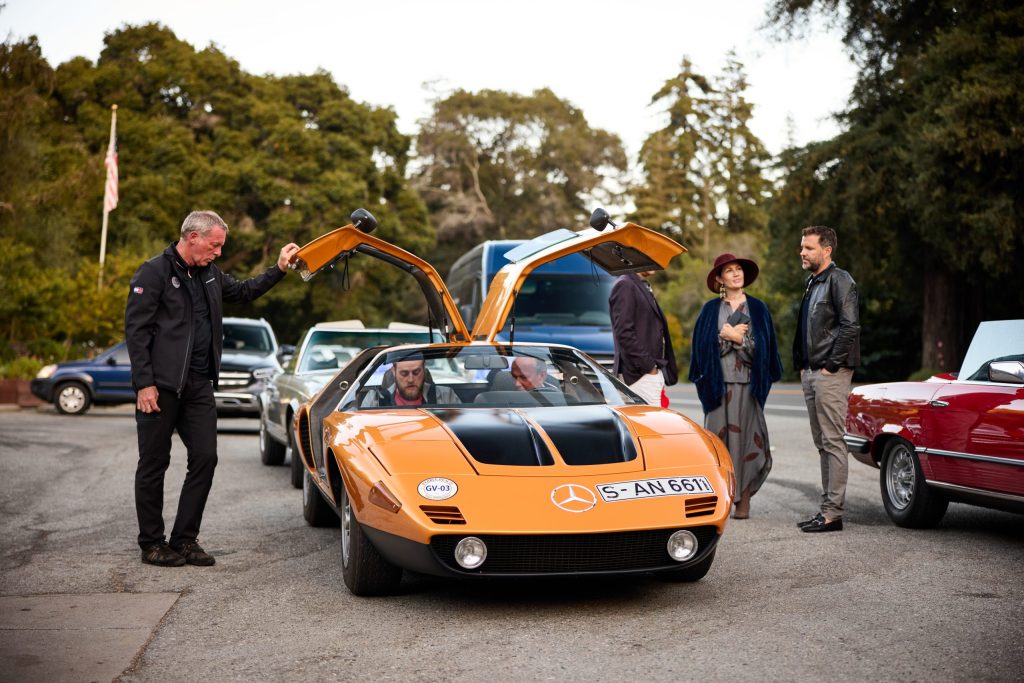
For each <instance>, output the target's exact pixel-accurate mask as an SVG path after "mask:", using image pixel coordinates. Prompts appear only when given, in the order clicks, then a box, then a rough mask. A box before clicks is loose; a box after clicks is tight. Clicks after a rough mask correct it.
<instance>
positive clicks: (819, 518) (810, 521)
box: [796, 512, 825, 529]
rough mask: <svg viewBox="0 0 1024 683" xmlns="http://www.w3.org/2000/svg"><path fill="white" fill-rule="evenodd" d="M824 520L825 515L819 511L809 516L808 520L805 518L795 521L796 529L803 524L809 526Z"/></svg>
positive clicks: (802, 526)
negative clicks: (801, 520)
mask: <svg viewBox="0 0 1024 683" xmlns="http://www.w3.org/2000/svg"><path fill="white" fill-rule="evenodd" d="M824 521H825V517H824V516H823V515H822V514H821V513H820V512H819V513H818V514H816V515H814V516H813V517H811V518H810V519H808V520H805V521H803V522H797V525H796V528H797V529H803V528H804V527H805V526H810V525H812V524H816V523H818V522H824Z"/></svg>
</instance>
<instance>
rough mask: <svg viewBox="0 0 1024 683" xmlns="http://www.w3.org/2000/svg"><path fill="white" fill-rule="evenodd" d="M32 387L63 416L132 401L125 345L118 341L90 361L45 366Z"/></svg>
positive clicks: (126, 347) (133, 392)
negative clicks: (94, 407) (97, 406)
mask: <svg viewBox="0 0 1024 683" xmlns="http://www.w3.org/2000/svg"><path fill="white" fill-rule="evenodd" d="M31 389H32V393H33V394H35V395H36V396H37V397H38V398H39V399H41V400H43V401H46V402H47V403H53V405H54V406H56V407H57V410H58V411H60V412H61V413H64V414H65V415H82V414H84V413H85V412H86V411H87V410H89V408H90V407H91V406H93V405H118V404H121V403H135V391H134V390H133V389H132V366H131V364H130V363H129V361H128V346H127V345H126V344H125V343H124V342H121V343H120V344H117V345H115V346H112V347H110V348H109V349H107V350H106V351H103V352H102V353H100V354H99V355H97V356H96V357H95V358H93V359H91V360H88V359H87V360H73V361H67V362H65V363H56V364H54V365H47V366H46V367H44V368H43V369H41V370H40V371H39V373H38V374H37V375H36V377H35V379H33V380H32V384H31Z"/></svg>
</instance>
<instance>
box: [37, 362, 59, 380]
mask: <svg viewBox="0 0 1024 683" xmlns="http://www.w3.org/2000/svg"><path fill="white" fill-rule="evenodd" d="M56 371H57V366H56V365H46V366H43V368H42V369H41V370H39V372H37V373H36V379H46V378H47V377H49V376H50V375H52V374H53V373H54V372H56Z"/></svg>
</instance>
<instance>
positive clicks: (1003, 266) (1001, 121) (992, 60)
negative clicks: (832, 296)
mask: <svg viewBox="0 0 1024 683" xmlns="http://www.w3.org/2000/svg"><path fill="white" fill-rule="evenodd" d="M815 12H823V13H825V14H827V15H830V16H833V17H836V20H837V21H842V22H844V28H845V36H846V43H847V45H848V46H849V48H850V50H851V52H852V53H853V54H854V55H856V57H857V61H858V65H859V68H860V75H859V77H858V81H857V84H856V87H855V89H854V93H853V97H852V99H851V103H850V107H849V110H848V111H847V112H846V114H845V115H844V117H843V118H844V122H845V124H846V128H847V130H846V131H845V132H844V133H842V134H841V135H840V136H838V137H837V138H835V139H833V140H831V141H828V142H825V143H823V144H820V145H813V146H810V147H808V148H807V149H805V150H802V151H800V152H798V153H796V154H795V155H794V156H793V157H792V159H791V161H792V166H791V169H790V170H791V171H792V172H791V173H790V175H789V177H788V178H787V181H786V185H787V187H786V189H785V190H784V191H783V193H782V194H781V195H780V201H779V204H778V211H777V213H775V215H776V216H777V218H778V219H777V220H774V221H773V235H774V237H775V239H776V241H777V243H778V244H782V243H784V242H785V241H786V239H785V237H784V235H783V233H790V235H789V237H790V238H791V237H792V231H793V230H794V228H796V227H797V226H799V225H801V224H808V223H812V222H814V223H830V224H832V225H834V226H835V227H837V228H838V229H839V231H840V234H841V236H845V241H846V244H847V245H850V246H852V247H853V250H851V249H850V246H846V247H843V248H842V252H841V253H843V254H844V255H845V256H844V258H847V259H850V262H854V263H856V264H857V269H856V270H855V271H854V275H855V277H857V279H858V281H859V282H860V283H861V289H862V292H863V293H864V295H866V297H865V298H866V301H867V305H868V307H869V309H868V313H869V316H868V321H869V322H870V321H871V317H870V314H871V312H872V310H875V311H877V313H878V317H877V318H875V319H874V322H875V323H877V324H878V326H879V328H880V329H881V330H882V336H881V337H880V338H878V339H869V340H868V341H869V342H870V343H865V344H864V347H865V351H866V352H867V353H869V354H870V349H872V348H875V349H885V350H887V351H889V352H894V353H896V354H898V356H899V357H898V358H895V359H894V362H893V363H892V364H891V365H890V367H902V368H904V369H905V371H904V374H906V372H907V369H912V368H914V367H918V366H921V367H925V368H932V369H942V370H950V369H955V368H956V366H957V365H958V363H959V361H960V359H961V358H962V352H963V349H964V342H965V340H966V339H969V337H970V335H971V334H972V333H973V331H974V328H975V327H976V325H977V323H978V322H979V321H980V320H984V319H991V318H1001V317H1019V316H1020V311H1021V310H1024V288H1021V287H1016V286H1009V287H1008V286H1007V284H1008V283H1009V282H1014V281H1015V279H1016V278H1017V277H1018V276H1019V274H1020V273H1021V272H1022V267H1024V205H1022V199H1021V197H1022V194H1021V192H1020V188H1021V187H1022V186H1024V161H1022V159H1024V126H1022V125H1021V112H1022V111H1024V101H1022V95H1021V93H1022V92H1024V72H1022V71H1021V68H1020V65H1021V64H1022V63H1024V7H1022V6H1021V5H1020V3H1017V2H1011V1H1009V0H1003V1H996V2H985V3H954V2H950V1H946V0H920V1H917V2H891V1H885V2H883V1H881V0H846V1H845V2H839V1H838V0H827V1H818V2H815V1H814V0H779V1H778V2H776V3H775V4H774V5H773V8H772V16H773V17H774V19H775V21H776V22H777V25H779V26H780V27H782V28H783V29H784V30H786V31H792V30H794V29H799V28H800V25H801V24H802V23H803V22H805V21H806V19H807V18H808V17H809V16H811V15H812V14H813V13H815ZM841 239H843V238H842V237H841ZM865 331H866V332H867V333H868V334H869V335H870V334H871V331H870V330H869V329H868V328H867V327H866V328H865ZM900 339H904V340H907V339H909V340H913V341H914V342H916V344H915V346H916V348H907V345H906V344H899V343H898V342H899V340H900ZM894 342H895V343H894ZM866 365H867V364H866Z"/></svg>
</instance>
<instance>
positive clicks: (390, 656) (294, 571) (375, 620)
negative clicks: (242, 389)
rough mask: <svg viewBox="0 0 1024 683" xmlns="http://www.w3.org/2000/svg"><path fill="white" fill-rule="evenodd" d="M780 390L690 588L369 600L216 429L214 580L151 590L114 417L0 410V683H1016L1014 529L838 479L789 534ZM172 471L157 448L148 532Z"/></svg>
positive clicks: (814, 484) (573, 588) (160, 572)
mask: <svg viewBox="0 0 1024 683" xmlns="http://www.w3.org/2000/svg"><path fill="white" fill-rule="evenodd" d="M786 389H787V388H786V387H778V391H777V392H776V393H773V398H772V402H771V404H770V407H769V410H768V424H769V428H770V429H771V436H772V446H773V453H774V468H773V471H772V474H771V476H770V477H769V479H768V481H767V483H766V484H765V485H764V487H763V488H762V490H761V491H760V493H759V494H758V495H757V496H756V497H755V498H754V500H753V505H752V517H751V519H749V520H743V521H732V522H730V524H729V527H728V528H727V530H726V535H725V537H724V538H723V540H722V542H721V545H720V546H719V551H718V556H717V559H716V562H715V565H714V566H713V567H712V569H711V572H710V573H709V574H708V576H707V577H706V578H705V579H704V580H702V581H701V582H699V583H696V584H690V585H682V584H664V583H661V582H659V581H656V580H653V579H648V578H627V579H621V578H620V579H613V580H609V579H602V580H596V579H595V580H573V581H526V582H524V581H518V582H459V581H449V580H440V579H434V578H426V577H415V576H414V577H407V578H406V580H405V582H404V584H403V591H402V594H401V595H399V596H397V597H392V598H377V599H361V598H356V597H353V596H352V595H350V594H349V593H348V591H347V590H346V589H345V587H344V584H343V583H342V579H341V572H340V564H339V557H338V555H339V547H338V546H339V543H338V531H337V529H312V528H309V527H307V526H306V525H305V523H304V522H303V519H302V516H301V493H300V492H299V491H297V490H295V489H292V488H291V487H290V486H289V485H288V481H287V479H288V475H287V468H286V467H279V468H267V467H264V466H262V465H261V464H260V463H259V457H258V453H257V445H256V433H255V432H256V423H255V421H252V420H224V421H222V422H221V427H222V429H221V434H220V439H219V443H220V464H219V466H218V470H217V477H216V480H215V482H214V486H213V491H212V494H211V498H210V504H209V506H208V508H207V514H206V518H205V520H204V525H203V533H202V537H201V539H200V540H201V542H202V543H203V545H204V546H205V547H206V549H207V550H209V551H211V552H212V553H213V554H214V555H215V556H216V558H217V565H216V566H215V567H210V568H200V567H183V568H174V569H164V568H157V567H151V566H148V565H143V564H142V563H140V562H139V552H138V548H137V546H136V544H135V535H136V524H135V513H134V505H133V498H132V481H133V475H134V466H135V460H136V457H137V456H136V441H135V430H134V422H133V419H132V413H131V410H130V408H127V407H122V408H112V409H95V410H92V411H90V412H89V413H88V414H87V415H85V416H82V417H78V418H74V417H65V416H60V415H58V414H56V413H55V412H53V410H52V408H48V409H44V410H40V411H28V410H22V411H16V412H0V511H2V516H0V567H2V575H0V576H2V578H0V631H2V633H0V679H2V680H23V681H27V680H61V679H63V680H99V679H102V678H109V677H113V676H117V675H118V672H124V673H123V674H121V680H125V681H178V680H181V681H193V680H217V681H231V680H251V679H270V680H289V681H300V680H331V679H339V680H355V679H368V678H372V679H375V680H402V681H404V680H423V681H435V680H453V679H459V680H466V681H490V682H493V681H533V680H557V681H595V680H626V679H638V680H639V679H643V680H653V681H660V680H666V681H668V680H672V681H678V680H700V679H706V680H715V681H717V680H727V679H728V680H733V681H735V680H740V681H742V680H759V681H760V680H795V681H822V680H835V681H864V680H899V681H912V680H917V681H921V680H924V681H929V682H930V683H934V682H935V681H960V680H967V679H972V680H993V681H995V680H999V681H1011V680H1018V681H1019V680H1021V678H1022V676H1024V517H1021V516H1016V515H1011V514H1008V513H1001V512H995V511H988V510H983V509H980V508H971V507H967V506H963V505H952V506H951V507H950V511H949V513H948V514H947V516H946V518H945V520H944V521H943V523H942V525H941V526H940V527H939V528H937V529H935V530H929V531H909V530H905V529H900V528H897V527H895V526H893V525H892V524H891V523H890V522H889V520H888V518H887V517H886V516H885V513H884V511H883V510H882V506H881V503H880V501H879V495H878V483H877V473H876V471H875V470H872V469H870V468H868V467H865V466H863V465H861V464H859V463H856V462H854V461H851V469H850V471H851V476H850V485H849V494H848V513H847V516H846V521H847V527H846V529H845V530H844V531H843V532H841V533H832V534H818V535H809V534H802V533H800V532H799V531H798V530H797V529H796V527H795V523H796V522H797V521H798V520H800V519H803V518H806V517H807V516H809V515H810V514H812V513H813V512H814V511H815V509H816V501H817V489H818V485H819V484H818V482H819V481H820V478H819V473H818V464H817V456H816V455H815V454H813V453H812V450H811V444H810V438H809V435H808V429H807V425H806V416H805V414H804V413H803V412H802V411H801V409H800V404H801V399H800V397H799V395H798V393H797V392H795V391H794V392H793V393H786V391H785V390H786ZM793 389H794V388H793V387H789V388H788V390H790V391H792V390H793ZM672 397H673V405H674V406H675V407H677V408H679V409H681V410H683V412H686V413H687V414H690V415H691V416H693V415H696V414H698V413H699V408H697V407H696V405H695V404H688V403H687V401H690V402H693V401H695V396H692V395H688V394H687V391H686V389H685V388H683V389H674V390H673V392H672ZM183 460H184V452H183V449H182V447H181V445H180V442H178V441H177V440H175V450H174V453H173V457H172V466H171V470H170V472H169V476H168V487H167V502H168V504H167V510H166V512H165V516H166V517H168V518H170V517H171V515H172V510H173V504H174V503H175V502H176V499H177V492H178V488H179V486H180V481H181V478H182V477H183V476H184V464H183ZM40 653H42V654H40ZM110 672H112V673H110Z"/></svg>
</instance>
